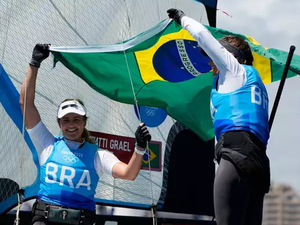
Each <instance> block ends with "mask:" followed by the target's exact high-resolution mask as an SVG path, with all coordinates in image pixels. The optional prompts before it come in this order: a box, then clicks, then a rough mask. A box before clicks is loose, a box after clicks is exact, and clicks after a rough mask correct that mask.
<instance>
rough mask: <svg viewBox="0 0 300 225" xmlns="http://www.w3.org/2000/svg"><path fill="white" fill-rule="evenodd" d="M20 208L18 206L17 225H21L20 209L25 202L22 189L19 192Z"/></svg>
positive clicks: (15, 222)
mask: <svg viewBox="0 0 300 225" xmlns="http://www.w3.org/2000/svg"><path fill="white" fill-rule="evenodd" d="M17 195H18V206H17V212H16V219H15V221H14V224H15V225H19V224H20V209H21V206H22V203H23V200H24V190H23V189H20V190H18V193H17Z"/></svg>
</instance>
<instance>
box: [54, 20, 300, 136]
mask: <svg viewBox="0 0 300 225" xmlns="http://www.w3.org/2000/svg"><path fill="white" fill-rule="evenodd" d="M207 28H208V29H209V30H210V31H211V33H212V35H213V36H215V37H216V38H220V37H223V36H226V35H238V36H240V37H242V38H244V39H245V40H247V41H248V42H249V43H250V45H251V47H252V49H253V55H254V58H255V60H254V66H255V68H256V69H257V70H258V72H259V73H260V74H261V76H262V79H263V81H264V82H265V84H267V83H270V82H273V81H276V80H279V79H280V78H281V75H282V71H283V68H284V64H285V62H286V58H287V54H288V53H287V52H283V51H279V50H276V49H266V48H264V47H263V46H261V45H260V44H259V43H257V42H256V41H255V40H254V39H253V38H251V37H248V36H246V35H240V34H234V33H231V32H229V31H225V30H221V29H217V28H212V27H207ZM50 50H51V51H52V54H53V55H54V60H55V62H57V61H60V62H61V63H63V64H64V65H65V66H66V67H67V68H68V69H70V70H71V71H72V72H73V73H74V74H76V75H77V76H79V77H81V78H82V79H83V80H84V81H85V82H86V83H88V84H89V85H90V86H91V87H92V88H93V89H95V90H96V91H97V92H99V93H101V94H103V95H105V96H107V97H109V98H111V99H113V100H116V101H119V102H123V103H128V104H134V98H133V93H132V86H133V89H134V93H135V95H136V97H137V100H138V104H139V105H144V106H151V107H159V108H163V109H165V110H166V112H167V113H168V114H169V115H170V116H171V117H173V118H174V119H176V120H177V121H179V122H181V123H182V124H184V125H186V126H187V127H189V128H190V129H191V130H193V131H194V132H195V133H196V134H198V136H199V137H201V138H202V139H203V140H204V141H207V140H210V139H212V138H213V137H214V130H213V124H212V120H211V116H210V110H209V108H210V107H209V104H210V92H211V87H212V83H213V78H212V76H211V73H210V70H211V68H210V66H209V65H208V61H209V59H208V58H207V57H204V56H203V55H202V54H200V52H199V51H200V49H199V46H198V43H197V42H196V41H195V40H194V39H193V37H191V36H190V35H189V34H188V32H187V31H185V30H183V29H182V27H181V26H179V25H177V24H176V23H175V22H174V21H172V20H164V21H162V22H161V23H159V24H158V25H156V26H155V27H152V28H151V29H149V30H147V31H145V32H143V33H141V34H139V35H138V36H136V37H134V38H132V39H130V40H127V41H125V42H123V43H118V44H115V45H105V46H80V47H76V46H75V47H55V48H54V47H52V48H51V49H50ZM299 73H300V57H299V56H296V55H295V56H294V57H293V61H292V63H291V66H290V70H289V73H288V77H292V76H295V75H296V74H299ZM131 80H132V85H131Z"/></svg>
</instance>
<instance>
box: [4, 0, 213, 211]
mask: <svg viewBox="0 0 300 225" xmlns="http://www.w3.org/2000/svg"><path fill="white" fill-rule="evenodd" d="M169 8H180V9H182V10H183V11H184V12H186V13H187V14H188V15H190V16H191V17H193V18H195V19H198V20H199V21H201V22H203V23H204V24H208V22H207V16H206V11H205V7H204V6H203V5H202V4H200V3H197V2H195V1H193V0H164V1H162V0H138V1H136V0H124V1H120V0H109V1H108V0H76V1H74V0H30V1H28V0H18V1H16V0H6V1H1V2H0V62H1V64H2V66H3V67H4V68H5V70H6V72H7V74H8V75H9V78H10V80H11V81H12V83H13V85H14V86H15V88H16V89H17V91H18V92H19V91H20V87H21V83H22V82H23V80H24V78H25V73H26V68H27V66H28V62H29V61H30V58H31V54H32V49H33V47H34V45H35V44H36V43H51V44H52V45H53V46H82V45H105V44H114V43H118V42H122V41H125V40H127V39H130V38H132V37H134V36H136V35H138V34H139V33H141V32H143V31H145V30H147V29H149V28H151V27H152V26H154V25H156V24H157V23H159V22H160V21H162V20H163V19H165V18H167V13H166V11H167V9H169ZM0 76H1V75H0ZM0 94H1V90H0ZM66 98H79V99H81V100H83V102H84V104H85V106H86V108H87V116H88V123H87V128H88V130H91V131H96V132H101V133H106V134H111V135H118V136H124V137H131V138H134V132H135V130H136V128H137V126H138V124H139V119H138V118H137V116H136V114H135V112H134V107H133V106H132V105H127V104H122V103H118V102H115V101H112V100H110V99H108V98H106V97H105V96H102V95H100V94H99V93H97V92H96V91H94V90H93V89H92V88H91V87H89V86H88V85H87V84H86V83H85V82H84V81H83V80H81V79H80V78H79V77H77V76H75V75H74V74H73V73H71V72H70V71H69V70H67V69H66V68H65V67H64V66H63V65H61V64H57V66H56V67H55V68H53V62H52V60H51V59H47V60H45V61H44V62H43V63H42V66H41V68H40V69H39V74H38V79H37V88H36V100H35V103H36V106H37V108H38V110H39V112H40V115H41V118H42V121H43V122H44V123H45V125H46V126H47V127H48V129H49V130H50V131H51V132H52V133H53V134H54V135H59V133H60V130H59V126H58V124H57V122H56V110H57V106H58V105H59V103H60V102H61V101H63V100H64V99H66ZM0 117H1V121H0V124H1V125H0V126H1V129H0V130H1V132H0V140H1V142H0V149H1V151H0V158H1V160H0V178H9V179H13V180H14V181H15V182H16V183H18V184H19V186H20V188H24V187H30V186H31V185H33V184H34V182H37V181H38V169H39V166H38V165H37V163H36V162H35V161H34V157H35V155H34V154H32V148H31V149H30V147H28V145H27V144H26V142H25V141H24V135H25V133H24V129H21V130H19V129H18V128H17V126H16V125H15V122H14V121H13V120H12V119H11V118H10V115H9V114H8V113H7V112H6V111H5V107H4V106H3V105H0ZM174 122H175V121H174V120H173V119H172V118H171V117H169V116H168V117H167V118H166V119H165V120H164V122H163V123H162V124H160V125H159V126H158V127H153V128H150V133H151V135H152V140H154V141H157V142H160V143H161V151H162V152H161V162H160V163H161V167H162V170H160V171H153V170H150V172H149V170H141V172H140V174H139V176H138V177H137V178H136V180H135V181H122V180H118V179H113V178H112V177H111V176H108V175H103V176H102V177H101V178H100V181H99V183H98V187H97V193H96V198H97V199H103V200H108V201H114V202H115V203H116V204H119V203H120V202H126V203H132V204H146V205H151V204H157V202H158V200H159V198H160V196H161V194H162V192H164V191H165V190H164V189H163V185H162V183H163V179H164V178H163V168H164V165H165V162H164V152H165V149H166V144H167V143H166V140H167V138H168V135H169V131H170V129H171V127H172V126H173V125H174ZM22 128H23V126H22ZM32 187H33V186H32ZM36 191H37V185H36V186H34V188H32V192H28V195H27V196H26V197H32V196H34V193H35V192H36ZM6 206H7V204H6V205H5V206H3V207H2V208H1V202H0V209H1V210H0V213H1V212H3V211H4V210H5V207H6ZM8 206H9V204H8Z"/></svg>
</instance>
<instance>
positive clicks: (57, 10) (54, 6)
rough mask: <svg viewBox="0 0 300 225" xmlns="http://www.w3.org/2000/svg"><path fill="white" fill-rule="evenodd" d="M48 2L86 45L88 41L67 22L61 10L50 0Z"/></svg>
mask: <svg viewBox="0 0 300 225" xmlns="http://www.w3.org/2000/svg"><path fill="white" fill-rule="evenodd" d="M49 2H50V3H51V4H52V6H53V8H54V9H55V10H56V12H57V13H58V14H59V15H60V17H61V18H62V19H63V21H65V23H66V24H67V25H68V27H69V28H70V29H71V30H72V31H74V33H75V34H76V35H77V36H78V37H79V38H80V39H81V40H82V41H83V43H84V44H86V45H88V42H87V41H86V40H85V39H84V38H83V37H82V36H81V35H80V34H79V33H78V32H77V30H76V29H75V28H74V27H73V26H72V25H71V24H70V23H69V22H68V20H67V19H66V18H65V17H64V15H63V14H62V12H61V11H60V10H59V9H58V8H57V6H56V5H55V3H54V2H53V1H52V0H49Z"/></svg>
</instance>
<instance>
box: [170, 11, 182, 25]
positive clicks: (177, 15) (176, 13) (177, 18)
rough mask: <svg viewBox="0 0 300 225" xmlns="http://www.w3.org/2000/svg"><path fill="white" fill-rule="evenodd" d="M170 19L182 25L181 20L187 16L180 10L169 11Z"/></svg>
mask: <svg viewBox="0 0 300 225" xmlns="http://www.w3.org/2000/svg"><path fill="white" fill-rule="evenodd" d="M167 13H168V16H169V18H171V19H173V20H175V22H176V23H178V24H179V25H181V18H182V17H183V16H185V14H184V12H183V11H181V10H178V9H169V10H168V11H167Z"/></svg>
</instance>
